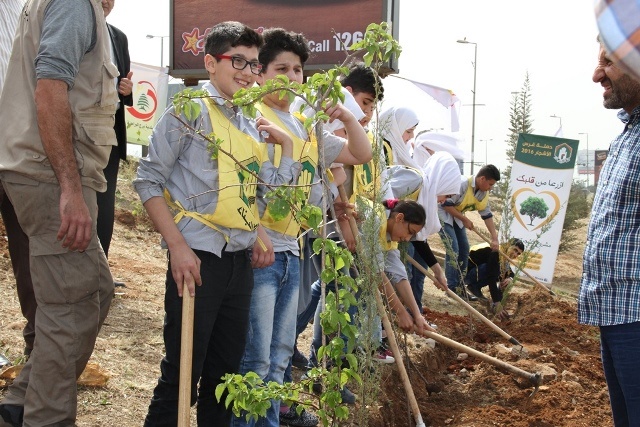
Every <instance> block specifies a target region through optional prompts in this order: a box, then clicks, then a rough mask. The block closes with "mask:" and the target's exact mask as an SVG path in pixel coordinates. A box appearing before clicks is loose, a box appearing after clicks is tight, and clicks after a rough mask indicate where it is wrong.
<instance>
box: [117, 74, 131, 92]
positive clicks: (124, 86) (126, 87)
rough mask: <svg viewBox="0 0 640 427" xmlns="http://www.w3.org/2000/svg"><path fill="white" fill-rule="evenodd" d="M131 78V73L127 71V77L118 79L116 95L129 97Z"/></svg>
mask: <svg viewBox="0 0 640 427" xmlns="http://www.w3.org/2000/svg"><path fill="white" fill-rule="evenodd" d="M131 76H133V71H129V74H127V77H123V78H121V79H120V84H119V85H118V93H119V94H120V95H122V96H129V95H131V92H132V91H133V82H132V81H131Z"/></svg>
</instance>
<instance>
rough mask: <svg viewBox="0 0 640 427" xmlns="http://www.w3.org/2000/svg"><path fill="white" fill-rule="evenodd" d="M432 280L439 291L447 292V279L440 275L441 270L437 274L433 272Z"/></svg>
mask: <svg viewBox="0 0 640 427" xmlns="http://www.w3.org/2000/svg"><path fill="white" fill-rule="evenodd" d="M433 278H434V280H433V284H434V285H435V286H436V288H438V289H440V290H441V291H444V292H447V289H449V288H448V286H447V279H446V277H445V276H444V274H442V270H440V271H437V272H436V271H434V273H433Z"/></svg>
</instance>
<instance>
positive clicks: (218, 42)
mask: <svg viewBox="0 0 640 427" xmlns="http://www.w3.org/2000/svg"><path fill="white" fill-rule="evenodd" d="M263 44H264V40H263V39H262V36H261V35H260V34H259V33H258V32H257V31H256V30H254V29H253V28H250V27H248V26H246V25H245V24H242V23H240V22H236V21H225V22H221V23H219V24H216V25H214V26H213V27H212V28H211V30H209V33H208V34H207V38H206V41H205V45H204V52H205V53H206V54H208V55H211V56H215V55H222V54H223V53H225V52H227V51H228V50H229V49H231V48H232V47H236V46H246V47H254V46H255V47H257V48H258V49H260V48H261V47H262V45H263Z"/></svg>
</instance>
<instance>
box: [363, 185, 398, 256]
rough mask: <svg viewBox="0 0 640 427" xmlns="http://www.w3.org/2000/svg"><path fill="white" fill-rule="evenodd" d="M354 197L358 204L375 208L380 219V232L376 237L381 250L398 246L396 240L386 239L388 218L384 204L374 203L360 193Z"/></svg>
mask: <svg viewBox="0 0 640 427" xmlns="http://www.w3.org/2000/svg"><path fill="white" fill-rule="evenodd" d="M356 198H357V199H358V200H357V201H358V204H360V202H362V203H364V204H365V205H366V206H368V207H369V208H370V209H371V210H372V211H373V210H375V214H376V215H377V216H378V220H379V221H380V233H379V236H378V237H379V239H380V246H381V247H382V250H384V251H389V250H391V249H396V248H397V247H398V242H392V241H390V240H387V220H388V219H389V218H388V217H387V211H386V209H385V208H384V206H383V205H382V204H380V203H374V202H372V201H371V200H369V199H367V198H366V197H364V196H362V195H357V196H356ZM358 204H357V205H358Z"/></svg>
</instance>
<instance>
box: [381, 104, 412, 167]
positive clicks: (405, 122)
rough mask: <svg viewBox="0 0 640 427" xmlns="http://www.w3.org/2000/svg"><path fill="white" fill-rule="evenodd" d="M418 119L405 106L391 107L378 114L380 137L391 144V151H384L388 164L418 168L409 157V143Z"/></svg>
mask: <svg viewBox="0 0 640 427" xmlns="http://www.w3.org/2000/svg"><path fill="white" fill-rule="evenodd" d="M418 121H419V120H418V115H417V114H416V113H415V111H413V110H412V109H410V108H406V107H391V108H389V109H388V110H386V111H384V112H383V113H382V114H380V117H379V118H378V125H379V127H380V129H381V130H382V137H383V138H384V140H385V141H386V142H387V143H389V145H390V146H391V153H389V152H387V153H386V154H387V158H388V159H389V164H394V165H405V166H411V167H413V168H416V169H419V168H420V166H421V165H419V164H417V163H416V162H415V161H414V160H413V159H412V158H411V148H410V145H409V141H411V140H412V139H413V132H414V131H415V130H416V126H418Z"/></svg>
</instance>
